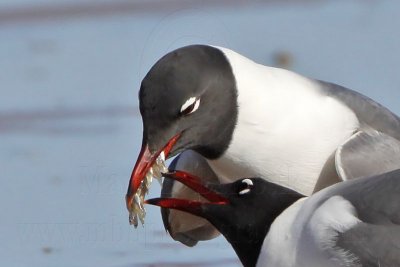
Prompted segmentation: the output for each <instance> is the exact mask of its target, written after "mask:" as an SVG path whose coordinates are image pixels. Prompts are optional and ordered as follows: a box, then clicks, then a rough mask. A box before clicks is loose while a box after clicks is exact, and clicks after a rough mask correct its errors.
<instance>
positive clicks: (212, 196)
mask: <svg viewBox="0 0 400 267" xmlns="http://www.w3.org/2000/svg"><path fill="white" fill-rule="evenodd" d="M163 175H164V177H168V178H171V179H174V180H176V181H179V182H181V183H183V184H184V185H186V186H187V187H189V188H191V189H192V190H194V191H195V192H197V193H199V194H200V195H201V196H203V197H204V198H205V199H207V200H208V201H210V202H212V203H214V204H226V203H227V202H228V200H227V199H226V198H225V197H223V196H221V195H219V194H218V193H216V192H214V191H213V190H211V189H210V188H208V187H207V185H205V184H204V182H203V181H202V180H201V179H200V178H199V177H197V176H195V175H192V174H190V173H187V172H184V171H173V172H170V173H164V174H163Z"/></svg>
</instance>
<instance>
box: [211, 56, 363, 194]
mask: <svg viewBox="0 0 400 267" xmlns="http://www.w3.org/2000/svg"><path fill="white" fill-rule="evenodd" d="M220 49H221V50H222V51H223V52H224V53H225V55H226V56H227V58H228V60H229V61H230V63H231V65H232V69H233V72H234V75H235V79H236V85H237V89H238V106H239V111H238V121H237V126H236V128H235V131H234V134H233V139H232V142H231V144H230V146H229V148H228V150H227V151H226V153H225V154H224V155H223V156H222V157H221V158H220V159H218V160H214V161H210V162H209V163H210V166H211V167H212V168H213V170H214V171H215V172H216V174H217V175H218V176H219V178H220V180H221V182H230V181H232V180H235V179H239V178H242V177H250V176H261V177H263V178H266V179H267V180H269V181H272V182H275V183H277V184H280V185H283V186H285V187H289V188H292V189H294V190H296V191H298V192H300V193H303V194H306V195H309V194H311V193H312V191H313V189H314V187H315V184H316V182H317V179H318V177H319V174H320V172H321V170H322V168H323V166H324V164H325V162H326V161H327V159H328V157H329V156H330V155H331V154H332V153H333V152H334V151H335V149H336V148H337V147H338V146H339V145H340V144H342V143H343V142H344V141H345V140H347V139H348V138H349V137H350V136H351V135H352V133H353V132H354V131H355V129H357V128H358V125H359V122H358V120H357V117H356V116H355V114H354V113H353V111H352V110H350V109H349V108H348V107H347V106H345V105H344V104H342V103H341V102H339V101H337V100H335V99H333V98H331V97H329V96H325V95H323V94H322V93H321V91H320V88H319V85H318V83H316V82H315V81H313V80H311V79H308V78H305V77H302V76H300V75H298V74H295V73H293V72H290V71H287V70H283V69H277V68H271V67H266V66H263V65H259V64H256V63H255V62H253V61H251V60H249V59H247V58H245V57H243V56H241V55H239V54H237V53H235V52H233V51H231V50H227V49H223V48H220Z"/></svg>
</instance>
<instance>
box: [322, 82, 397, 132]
mask: <svg viewBox="0 0 400 267" xmlns="http://www.w3.org/2000/svg"><path fill="white" fill-rule="evenodd" d="M317 82H318V83H319V84H320V85H321V90H322V91H323V92H324V93H325V94H326V95H328V96H330V97H333V98H335V99H337V100H339V101H341V102H342V103H344V104H345V105H346V106H348V107H349V108H350V109H352V110H353V111H354V113H355V114H356V116H357V117H358V119H359V121H360V122H361V124H362V125H361V127H362V128H363V127H366V128H372V129H375V130H377V131H379V132H382V133H385V134H387V135H390V136H392V137H394V138H395V139H397V140H400V118H399V117H398V116H396V115H395V114H393V113H392V112H391V111H390V110H388V109H387V108H385V107H384V106H382V105H380V104H379V103H377V102H375V101H374V100H372V99H370V98H368V97H366V96H364V95H362V94H360V93H357V92H355V91H353V90H350V89H347V88H345V87H342V86H340V85H336V84H333V83H328V82H323V81H317Z"/></svg>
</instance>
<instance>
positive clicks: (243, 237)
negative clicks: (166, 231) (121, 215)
mask: <svg viewBox="0 0 400 267" xmlns="http://www.w3.org/2000/svg"><path fill="white" fill-rule="evenodd" d="M167 177H169V178H172V179H175V180H178V181H180V182H182V183H184V184H185V185H187V186H188V187H190V188H192V189H193V190H195V191H196V192H198V193H200V194H201V195H202V196H204V197H205V198H206V199H208V200H209V201H210V203H201V202H197V201H187V200H181V199H153V200H148V201H147V203H150V204H154V205H158V206H161V207H164V208H174V209H179V210H183V211H186V212H189V213H192V214H194V215H197V216H200V217H203V218H206V219H207V220H208V221H209V222H210V223H212V224H213V225H214V226H215V227H216V228H217V229H218V230H219V231H220V232H221V233H222V234H223V235H224V236H225V238H226V239H227V240H228V241H229V243H231V245H232V247H233V248H234V249H235V251H236V253H237V255H238V256H239V258H240V260H241V261H242V263H243V265H244V266H255V265H256V263H257V259H258V255H259V253H260V250H261V247H262V244H263V241H264V239H265V236H266V235H267V233H268V231H269V228H270V226H271V224H272V223H273V221H274V220H275V219H276V217H278V216H279V215H280V214H281V213H282V212H283V211H284V210H285V209H286V208H287V207H289V206H290V205H292V204H293V203H294V202H295V201H297V200H298V199H299V198H301V197H303V195H301V194H299V193H297V192H295V191H292V190H290V189H287V188H285V187H282V186H279V185H277V184H273V183H270V182H267V181H266V180H264V179H261V178H246V179H241V180H238V181H236V182H234V183H230V184H205V185H204V184H202V182H201V181H200V180H199V179H198V178H196V177H194V176H192V175H190V174H188V173H184V172H178V171H177V172H174V173H172V174H167ZM188 177H189V178H188Z"/></svg>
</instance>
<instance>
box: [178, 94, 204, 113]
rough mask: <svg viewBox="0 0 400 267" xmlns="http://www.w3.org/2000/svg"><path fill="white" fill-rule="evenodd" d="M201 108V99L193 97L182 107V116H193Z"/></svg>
mask: <svg viewBox="0 0 400 267" xmlns="http://www.w3.org/2000/svg"><path fill="white" fill-rule="evenodd" d="M199 106H200V98H198V99H196V98H195V97H191V98H189V99H188V100H186V102H185V103H184V104H183V105H182V107H181V110H180V114H181V115H183V116H186V115H189V114H192V113H193V112H195V111H196V110H197V109H198V108H199Z"/></svg>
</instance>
